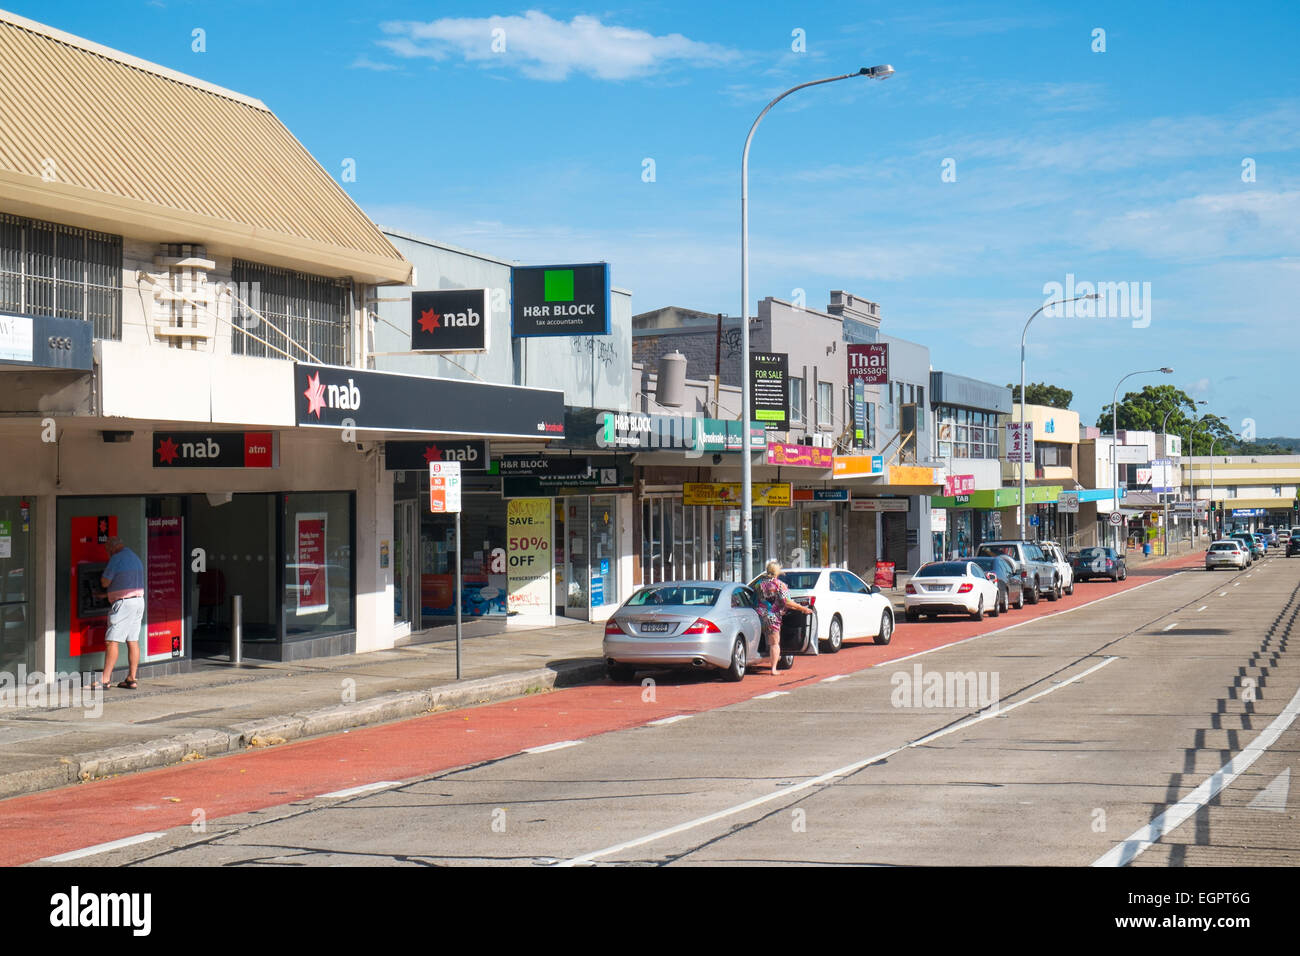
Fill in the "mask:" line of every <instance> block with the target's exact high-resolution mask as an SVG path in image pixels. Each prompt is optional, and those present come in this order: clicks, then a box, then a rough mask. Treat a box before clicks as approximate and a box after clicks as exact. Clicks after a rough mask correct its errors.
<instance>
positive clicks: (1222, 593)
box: [1219, 591, 1228, 597]
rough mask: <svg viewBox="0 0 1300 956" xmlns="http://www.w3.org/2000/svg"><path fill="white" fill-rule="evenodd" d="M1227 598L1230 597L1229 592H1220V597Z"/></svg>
mask: <svg viewBox="0 0 1300 956" xmlns="http://www.w3.org/2000/svg"><path fill="white" fill-rule="evenodd" d="M1227 596H1228V592H1227V591H1220V592H1219V597H1227Z"/></svg>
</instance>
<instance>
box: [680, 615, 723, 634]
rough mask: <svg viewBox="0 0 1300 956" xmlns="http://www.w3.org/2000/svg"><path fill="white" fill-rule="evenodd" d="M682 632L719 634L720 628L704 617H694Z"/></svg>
mask: <svg viewBox="0 0 1300 956" xmlns="http://www.w3.org/2000/svg"><path fill="white" fill-rule="evenodd" d="M682 633H683V634H721V633H722V629H721V628H720V627H718V625H716V624H714V623H713V622H712V621H706V620H705V619H704V618H702V617H701V618H696V620H695V623H694V624H692V625H691V626H690V627H688V628H687V629H686V630H684V631H682Z"/></svg>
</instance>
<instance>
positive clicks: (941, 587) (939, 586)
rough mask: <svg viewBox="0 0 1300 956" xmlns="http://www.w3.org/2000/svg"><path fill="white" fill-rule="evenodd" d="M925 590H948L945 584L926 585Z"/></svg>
mask: <svg viewBox="0 0 1300 956" xmlns="http://www.w3.org/2000/svg"><path fill="white" fill-rule="evenodd" d="M925 589H926V590H927V591H946V590H948V585H946V584H927V585H926V586H925Z"/></svg>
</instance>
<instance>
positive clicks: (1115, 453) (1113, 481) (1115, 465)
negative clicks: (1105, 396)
mask: <svg viewBox="0 0 1300 956" xmlns="http://www.w3.org/2000/svg"><path fill="white" fill-rule="evenodd" d="M1152 372H1164V373H1165V374H1166V375H1172V374H1173V372H1174V370H1173V369H1171V368H1144V369H1141V370H1139V371H1137V372H1129V373H1128V374H1127V375H1125V376H1124V377H1123V378H1121V379H1120V380H1119V381H1118V382H1116V383H1115V391H1114V393H1113V394H1112V395H1111V398H1110V493H1111V513H1112V514H1115V513H1116V512H1118V511H1119V449H1118V447H1117V446H1118V445H1119V387H1120V386H1121V385H1123V384H1124V382H1125V381H1127V380H1128V379H1130V378H1132V377H1133V376H1134V375H1150V374H1151V373H1152ZM1115 531H1116V538H1117V539H1118V537H1119V525H1115ZM1115 543H1116V544H1117V545H1118V544H1120V543H1121V542H1120V541H1119V540H1116V542H1115ZM1115 550H1116V551H1118V550H1119V548H1118V547H1117V548H1115Z"/></svg>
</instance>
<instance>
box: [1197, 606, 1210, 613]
mask: <svg viewBox="0 0 1300 956" xmlns="http://www.w3.org/2000/svg"><path fill="white" fill-rule="evenodd" d="M1207 607H1209V605H1208V604H1202V605H1201V606H1200V607H1198V608H1197V609H1196V610H1197V612H1198V613H1199V612H1201V611H1204V610H1205V609H1206V608H1207Z"/></svg>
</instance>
